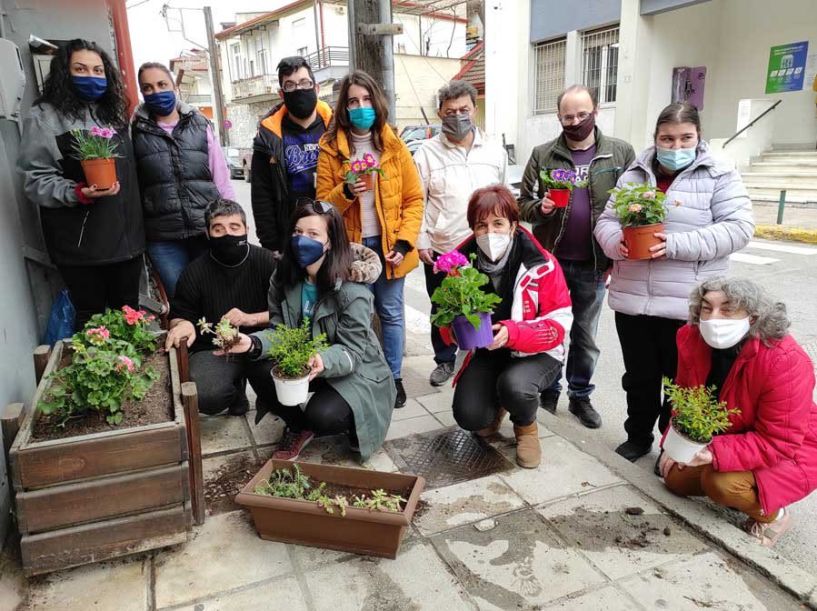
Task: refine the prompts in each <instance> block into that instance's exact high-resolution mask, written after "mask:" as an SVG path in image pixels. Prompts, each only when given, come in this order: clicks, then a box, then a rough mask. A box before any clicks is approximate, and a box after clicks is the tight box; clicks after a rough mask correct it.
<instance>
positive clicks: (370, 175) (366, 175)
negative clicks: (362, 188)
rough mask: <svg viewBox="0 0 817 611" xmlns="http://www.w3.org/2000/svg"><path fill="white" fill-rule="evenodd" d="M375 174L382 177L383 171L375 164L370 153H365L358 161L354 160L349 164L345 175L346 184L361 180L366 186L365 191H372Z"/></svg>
mask: <svg viewBox="0 0 817 611" xmlns="http://www.w3.org/2000/svg"><path fill="white" fill-rule="evenodd" d="M375 174H380V175H381V176H382V175H383V170H381V169H380V166H379V165H378V164H377V159H375V158H374V155H372V154H371V153H366V154H365V155H363V157H361V158H360V159H355V160H354V161H352V162H351V163H350V164H349V171H348V172H347V173H346V182H347V183H348V184H354V183H356V182H357V181H358V180H362V181H363V182H364V183H365V185H366V190H367V191H371V190H373V189H374V177H375Z"/></svg>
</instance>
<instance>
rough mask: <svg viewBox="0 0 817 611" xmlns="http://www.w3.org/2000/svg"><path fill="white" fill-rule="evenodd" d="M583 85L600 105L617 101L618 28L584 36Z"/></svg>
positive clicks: (585, 33) (588, 33)
mask: <svg viewBox="0 0 817 611" xmlns="http://www.w3.org/2000/svg"><path fill="white" fill-rule="evenodd" d="M581 44H582V83H583V84H584V85H585V86H586V87H587V88H589V89H590V90H591V91H594V92H595V93H596V96H597V97H598V101H599V104H604V103H605V102H615V101H616V77H617V75H618V26H616V27H614V28H609V29H606V30H596V31H594V32H584V33H583V34H582V43H581Z"/></svg>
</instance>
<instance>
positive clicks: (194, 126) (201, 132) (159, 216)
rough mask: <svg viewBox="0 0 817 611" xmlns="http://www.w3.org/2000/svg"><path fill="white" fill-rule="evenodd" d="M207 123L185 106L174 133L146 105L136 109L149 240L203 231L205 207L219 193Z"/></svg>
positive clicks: (136, 141)
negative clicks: (156, 120)
mask: <svg viewBox="0 0 817 611" xmlns="http://www.w3.org/2000/svg"><path fill="white" fill-rule="evenodd" d="M208 124H209V121H208V120H207V119H206V118H205V117H204V116H202V115H201V114H199V113H198V112H196V111H195V110H193V109H192V108H191V107H189V106H187V107H185V106H183V107H181V108H179V123H178V125H176V127H175V128H174V129H173V133H172V135H171V134H168V133H167V132H166V131H165V130H163V129H162V128H161V127H159V125H158V124H157V123H156V122H155V121H154V120H153V119H152V118H151V117H150V116H149V114H148V112H147V110H146V109H145V107H144V105H142V106H140V107H139V108H138V109H137V111H136V114H135V116H134V120H133V124H132V128H131V129H132V134H133V150H134V153H135V156H136V169H137V172H138V174H139V187H140V189H141V191H142V207H143V209H144V213H145V235H146V237H147V239H148V241H151V242H155V241H160V240H182V239H184V238H189V237H191V236H195V235H200V234H201V233H203V232H204V231H205V223H204V210H205V209H206V208H207V206H208V204H209V203H210V202H212V201H213V200H215V199H217V198H218V197H219V192H218V189H217V188H216V185H215V183H213V176H212V174H211V173H210V166H209V163H208V149H207V126H208Z"/></svg>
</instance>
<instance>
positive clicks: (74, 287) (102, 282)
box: [58, 255, 142, 330]
mask: <svg viewBox="0 0 817 611" xmlns="http://www.w3.org/2000/svg"><path fill="white" fill-rule="evenodd" d="M58 267H59V270H60V274H61V275H62V279H63V282H65V286H66V287H68V292H69V293H70V295H71V302H72V303H73V304H74V308H75V309H76V312H77V315H76V319H75V322H74V328H75V329H76V330H80V329H82V327H84V326H85V323H86V322H88V319H89V318H91V316H93V315H94V314H98V313H100V312H104V311H105V308H111V309H112V310H117V309H119V308H121V307H122V306H123V305H129V306H131V307H132V308H138V307H139V278H140V277H141V275H142V255H139V256H138V257H134V258H133V259H128V260H127V261H122V262H120V263H111V264H109V265H59V266H58Z"/></svg>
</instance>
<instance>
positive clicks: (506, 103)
mask: <svg viewBox="0 0 817 611" xmlns="http://www.w3.org/2000/svg"><path fill="white" fill-rule="evenodd" d="M529 21H530V3H529V2H520V1H519V0H493V1H492V2H488V3H486V5H485V100H483V103H484V105H485V131H486V132H488V133H489V134H491V135H493V136H495V137H496V138H497V139H499V140H501V138H502V134H505V141H506V142H507V143H508V144H516V145H517V151H518V150H519V148H518V147H519V144H518V142H519V139H518V135H519V131H520V130H519V121H520V118H522V117H524V116H525V114H526V113H527V108H528V107H529V104H526V103H525V100H526V99H527V98H528V97H529V89H530V87H529V85H528V79H527V77H526V73H527V65H528V62H527V48H528V47H529V46H530V45H529V44H528V43H527V39H528V34H527V31H528V25H527V24H528V23H529Z"/></svg>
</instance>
